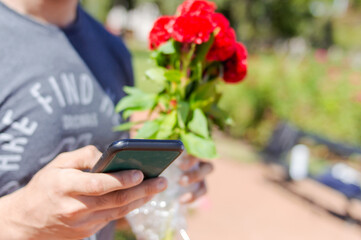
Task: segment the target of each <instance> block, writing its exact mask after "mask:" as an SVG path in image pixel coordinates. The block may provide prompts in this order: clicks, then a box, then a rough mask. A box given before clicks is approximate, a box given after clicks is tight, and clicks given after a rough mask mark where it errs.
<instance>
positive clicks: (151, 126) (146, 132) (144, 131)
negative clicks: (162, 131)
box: [135, 121, 160, 138]
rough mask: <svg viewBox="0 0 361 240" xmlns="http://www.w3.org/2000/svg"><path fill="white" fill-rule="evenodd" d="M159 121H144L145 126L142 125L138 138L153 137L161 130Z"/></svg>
mask: <svg viewBox="0 0 361 240" xmlns="http://www.w3.org/2000/svg"><path fill="white" fill-rule="evenodd" d="M159 127H160V126H159V123H158V122H156V121H150V122H146V123H144V125H143V127H141V128H140V129H139V130H138V132H137V134H136V136H135V137H136V138H151V137H152V136H153V135H154V134H155V133H156V132H157V131H158V130H159Z"/></svg>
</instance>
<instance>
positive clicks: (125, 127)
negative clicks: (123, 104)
mask: <svg viewBox="0 0 361 240" xmlns="http://www.w3.org/2000/svg"><path fill="white" fill-rule="evenodd" d="M139 123H140V122H125V123H122V124H120V125H118V126H115V127H114V128H113V131H119V132H122V131H128V130H129V129H131V128H132V127H133V126H134V125H137V124H139Z"/></svg>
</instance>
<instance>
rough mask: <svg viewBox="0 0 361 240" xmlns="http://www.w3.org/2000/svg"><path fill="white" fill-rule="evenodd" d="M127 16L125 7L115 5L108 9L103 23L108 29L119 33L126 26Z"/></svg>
mask: <svg viewBox="0 0 361 240" xmlns="http://www.w3.org/2000/svg"><path fill="white" fill-rule="evenodd" d="M127 18H128V12H127V9H126V8H125V7H123V6H120V5H119V6H115V7H113V8H112V9H111V10H110V11H109V13H108V16H107V19H106V22H105V24H106V26H107V28H108V29H109V30H111V31H112V32H114V33H116V34H120V33H121V32H122V30H123V29H124V28H126V26H127Z"/></svg>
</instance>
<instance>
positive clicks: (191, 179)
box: [179, 155, 213, 203]
mask: <svg viewBox="0 0 361 240" xmlns="http://www.w3.org/2000/svg"><path fill="white" fill-rule="evenodd" d="M179 168H180V169H181V170H183V171H184V174H183V176H182V177H181V179H180V181H179V184H180V185H182V186H189V185H191V184H198V186H197V188H196V190H194V191H193V192H188V193H186V194H184V195H183V196H182V197H181V199H180V201H181V202H182V203H191V202H194V201H195V200H197V199H198V198H200V197H201V196H203V195H205V194H206V193H207V187H206V183H205V178H206V176H207V175H208V174H210V173H211V172H212V171H213V164H212V163H210V162H206V161H203V160H201V159H199V158H196V157H194V156H191V155H185V156H184V158H183V161H182V162H181V163H180V165H179Z"/></svg>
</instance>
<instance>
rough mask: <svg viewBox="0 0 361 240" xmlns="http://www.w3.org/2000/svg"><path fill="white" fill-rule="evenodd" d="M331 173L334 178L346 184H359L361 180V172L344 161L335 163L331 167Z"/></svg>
mask: <svg viewBox="0 0 361 240" xmlns="http://www.w3.org/2000/svg"><path fill="white" fill-rule="evenodd" d="M331 174H332V176H333V177H334V178H336V179H339V180H340V181H341V182H343V183H346V184H354V185H359V184H360V182H361V173H360V172H358V171H357V170H355V169H353V168H352V167H350V166H348V165H346V164H344V163H337V164H335V165H334V166H333V167H332V170H331Z"/></svg>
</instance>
